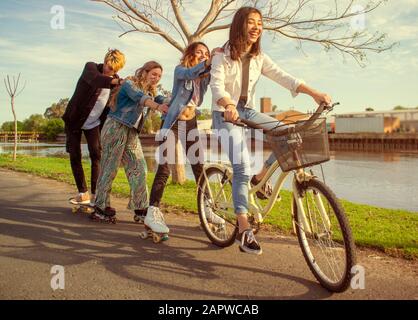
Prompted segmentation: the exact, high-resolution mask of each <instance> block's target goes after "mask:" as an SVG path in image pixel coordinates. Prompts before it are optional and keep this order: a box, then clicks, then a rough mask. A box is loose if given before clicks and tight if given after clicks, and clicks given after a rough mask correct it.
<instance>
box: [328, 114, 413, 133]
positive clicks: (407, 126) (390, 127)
mask: <svg viewBox="0 0 418 320" xmlns="http://www.w3.org/2000/svg"><path fill="white" fill-rule="evenodd" d="M335 132H336V133H355V132H377V133H393V132H418V110H393V111H368V112H355V113H346V114H337V115H335Z"/></svg>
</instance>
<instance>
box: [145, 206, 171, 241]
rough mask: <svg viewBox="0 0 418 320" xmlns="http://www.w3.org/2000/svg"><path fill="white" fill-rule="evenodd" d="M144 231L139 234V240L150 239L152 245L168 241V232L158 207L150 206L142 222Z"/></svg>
mask: <svg viewBox="0 0 418 320" xmlns="http://www.w3.org/2000/svg"><path fill="white" fill-rule="evenodd" d="M144 226H145V231H143V232H141V233H140V234H139V236H140V238H141V239H144V240H145V239H148V238H150V237H152V241H153V242H154V243H160V242H161V241H166V240H168V233H169V232H170V230H169V229H168V227H167V225H166V224H165V221H164V217H163V214H162V213H161V211H160V209H159V208H158V207H153V206H150V207H149V208H148V210H147V215H146V217H145V220H144Z"/></svg>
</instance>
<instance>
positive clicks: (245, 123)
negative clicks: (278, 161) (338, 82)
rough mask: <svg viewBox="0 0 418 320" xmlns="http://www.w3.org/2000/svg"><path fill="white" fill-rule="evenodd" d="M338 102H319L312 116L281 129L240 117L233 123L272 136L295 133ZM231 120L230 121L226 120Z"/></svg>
mask: <svg viewBox="0 0 418 320" xmlns="http://www.w3.org/2000/svg"><path fill="white" fill-rule="evenodd" d="M339 104H340V103H339V102H335V103H333V104H332V105H327V104H325V103H321V104H320V105H319V106H318V108H317V109H316V110H315V112H314V113H313V114H312V116H310V117H309V119H308V120H305V121H303V123H301V124H299V125H298V124H296V125H294V126H291V125H290V126H287V127H286V128H283V129H282V130H278V129H277V128H274V129H265V128H263V127H262V126H261V125H260V124H258V123H256V122H253V121H250V120H246V119H241V118H239V119H238V120H237V122H236V123H234V124H235V125H237V126H241V127H244V126H247V127H249V128H252V129H261V130H263V132H264V133H269V134H271V135H274V136H284V135H288V134H291V133H296V132H300V131H303V130H304V129H305V128H307V127H309V126H310V125H311V124H312V123H314V122H315V121H316V120H317V119H318V118H319V117H320V116H321V115H322V113H323V112H324V111H326V110H332V109H333V108H334V107H335V106H337V105H339ZM221 114H222V117H224V115H225V113H224V112H222V113H221ZM228 122H231V121H228ZM231 123H233V122H231Z"/></svg>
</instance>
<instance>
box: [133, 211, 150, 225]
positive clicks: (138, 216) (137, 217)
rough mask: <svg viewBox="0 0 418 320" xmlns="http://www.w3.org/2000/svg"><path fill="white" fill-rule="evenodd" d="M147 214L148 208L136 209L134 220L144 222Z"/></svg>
mask: <svg viewBox="0 0 418 320" xmlns="http://www.w3.org/2000/svg"><path fill="white" fill-rule="evenodd" d="M146 215H147V209H136V210H135V215H134V221H135V222H136V223H139V224H144V220H145V216H146Z"/></svg>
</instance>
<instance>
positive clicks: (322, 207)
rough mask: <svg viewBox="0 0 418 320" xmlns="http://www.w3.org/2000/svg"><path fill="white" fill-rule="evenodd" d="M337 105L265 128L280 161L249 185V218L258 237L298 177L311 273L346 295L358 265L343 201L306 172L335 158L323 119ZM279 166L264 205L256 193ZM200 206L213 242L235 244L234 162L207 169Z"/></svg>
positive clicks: (297, 205)
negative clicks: (288, 182) (287, 183)
mask: <svg viewBox="0 0 418 320" xmlns="http://www.w3.org/2000/svg"><path fill="white" fill-rule="evenodd" d="M337 104H339V103H335V104H333V105H331V106H326V105H324V104H321V105H320V106H319V107H318V108H317V110H316V111H315V112H314V113H313V115H312V116H310V117H309V119H308V120H302V121H297V122H295V123H294V124H293V125H280V126H277V127H276V128H273V129H271V130H265V129H263V131H264V133H265V134H266V136H267V140H268V142H269V144H270V147H271V148H272V150H273V153H274V154H275V156H276V159H277V160H276V162H275V163H274V164H273V165H272V166H271V167H270V168H269V169H268V172H267V174H266V175H265V176H264V178H263V179H262V180H261V181H260V182H259V183H258V184H257V185H255V186H251V184H249V214H248V218H249V221H250V223H251V224H252V226H253V230H254V232H255V233H256V232H258V231H259V230H260V226H261V224H262V222H263V219H264V218H265V217H266V216H267V214H269V213H270V212H271V210H272V208H273V206H274V204H275V203H276V201H280V200H281V197H280V195H279V194H280V191H281V189H282V187H283V184H284V182H285V180H286V179H287V177H288V176H289V175H290V173H293V181H292V199H293V200H292V203H291V211H292V212H291V214H292V224H293V230H294V232H295V233H296V235H297V238H298V242H299V245H300V247H301V250H302V253H303V256H304V258H305V260H306V262H307V264H308V266H309V269H310V270H311V272H312V273H313V274H314V276H315V278H316V279H317V280H318V281H319V283H320V284H321V285H322V286H323V287H324V288H326V289H328V290H329V291H332V292H342V291H345V290H346V289H347V287H348V286H349V284H350V280H351V276H352V274H351V268H352V267H353V266H354V265H355V263H356V254H355V245H354V241H353V237H352V234H351V228H350V225H349V222H348V220H347V218H346V216H345V212H344V209H343V207H342V205H341V203H340V202H339V200H338V199H337V197H336V196H335V194H334V193H333V191H332V190H331V189H330V188H329V187H328V186H327V185H325V183H323V182H322V181H320V180H319V179H318V177H317V176H315V175H314V173H313V171H312V169H311V170H309V171H307V170H306V168H308V167H313V166H315V165H319V164H321V163H324V162H326V161H329V160H330V155H329V144H328V133H327V128H326V119H325V118H323V117H322V118H321V117H320V116H321V115H322V114H323V113H324V112H330V111H331V110H332V109H333V108H334V106H335V105H337ZM238 124H239V125H241V126H246V127H248V128H254V129H260V127H259V125H258V124H256V123H252V122H251V121H247V120H243V119H240V120H239V122H238ZM279 167H280V168H281V170H282V172H281V173H280V175H279V177H278V179H277V181H276V183H275V185H274V187H273V191H272V194H271V195H270V196H268V195H266V197H267V200H265V201H264V202H261V201H260V200H259V199H257V197H256V193H257V191H262V186H263V185H264V184H265V183H266V182H267V181H268V180H269V179H270V178H271V177H272V175H273V174H274V173H275V172H276V170H278V169H279ZM197 205H198V211H199V219H200V223H201V225H202V227H203V229H204V231H205V233H206V235H207V237H208V238H209V239H210V240H211V242H212V243H214V244H215V245H217V246H219V247H228V246H231V245H232V244H233V243H234V241H235V237H236V234H237V232H238V226H237V219H236V215H235V212H234V206H233V203H232V167H231V165H230V164H229V163H225V162H213V163H206V164H205V165H204V169H203V172H202V175H201V177H200V179H199V182H198V192H197ZM208 211H209V213H210V214H215V215H217V216H218V217H219V218H221V221H224V223H218V224H214V223H211V221H210V220H213V219H208V216H209V217H210V214H209V215H208ZM222 219H223V220H222ZM217 220H218V221H219V219H217Z"/></svg>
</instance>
